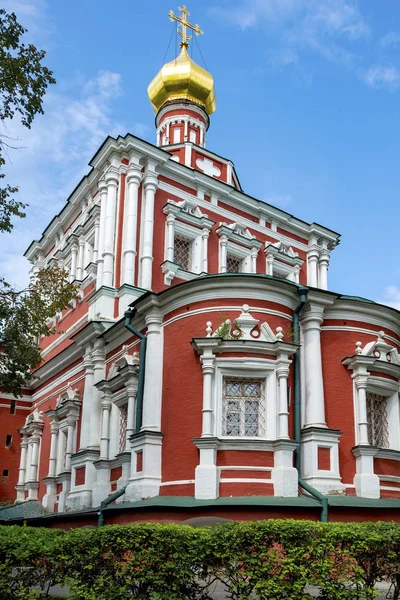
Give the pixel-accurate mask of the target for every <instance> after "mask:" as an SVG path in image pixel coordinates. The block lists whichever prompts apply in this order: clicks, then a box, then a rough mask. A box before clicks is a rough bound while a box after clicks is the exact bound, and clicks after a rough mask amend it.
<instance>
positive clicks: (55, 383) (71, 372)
mask: <svg viewBox="0 0 400 600" xmlns="http://www.w3.org/2000/svg"><path fill="white" fill-rule="evenodd" d="M84 370H85V367H84V366H83V361H82V362H80V363H79V365H76V366H75V367H73V368H72V369H69V371H66V372H65V373H63V374H62V375H60V376H59V377H57V379H55V380H54V381H52V382H51V383H49V384H47V385H46V387H43V388H41V389H40V390H36V391H35V392H33V394H32V402H36V401H39V399H40V398H41V396H43V395H44V394H47V393H48V392H50V391H51V390H52V389H54V388H55V387H57V386H59V385H60V384H61V383H63V382H64V381H66V380H68V379H69V378H70V377H73V376H74V375H77V374H78V373H80V372H81V371H84ZM54 393H57V392H54Z"/></svg>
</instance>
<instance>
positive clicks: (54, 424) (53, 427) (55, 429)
mask: <svg viewBox="0 0 400 600" xmlns="http://www.w3.org/2000/svg"><path fill="white" fill-rule="evenodd" d="M59 429H60V424H59V422H58V421H53V422H52V423H50V433H52V434H55V433H58V431H59ZM21 446H22V444H21Z"/></svg>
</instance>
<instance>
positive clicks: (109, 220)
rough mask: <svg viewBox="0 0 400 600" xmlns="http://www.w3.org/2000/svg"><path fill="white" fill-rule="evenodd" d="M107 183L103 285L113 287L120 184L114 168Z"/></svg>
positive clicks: (107, 175) (107, 177)
mask: <svg viewBox="0 0 400 600" xmlns="http://www.w3.org/2000/svg"><path fill="white" fill-rule="evenodd" d="M105 180H106V183H107V203H106V207H107V208H106V217H105V238H104V252H103V259H104V265H103V285H106V286H107V287H113V285H114V263H115V261H114V258H115V257H114V244H115V223H116V217H117V191H118V183H119V172H118V170H117V169H115V168H112V169H111V170H110V171H108V172H107V173H106V174H105Z"/></svg>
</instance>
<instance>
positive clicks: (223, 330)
mask: <svg viewBox="0 0 400 600" xmlns="http://www.w3.org/2000/svg"><path fill="white" fill-rule="evenodd" d="M259 323H260V321H259V320H258V319H255V318H254V317H253V316H252V314H251V313H250V309H249V305H248V304H243V306H242V312H241V313H240V315H239V316H238V317H237V318H236V319H235V320H234V321H231V320H230V319H224V320H223V321H222V323H221V324H220V325H219V326H218V327H217V329H216V330H215V331H214V333H212V322H211V321H207V324H206V337H222V338H223V339H225V340H235V339H237V340H239V339H240V340H258V341H260V342H270V343H274V342H280V341H282V340H283V333H282V331H283V330H282V327H277V328H276V334H275V333H274V332H273V331H272V329H271V327H270V326H269V325H268V323H266V322H264V323H262V324H261V325H259Z"/></svg>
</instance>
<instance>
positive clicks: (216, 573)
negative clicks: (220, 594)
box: [0, 520, 400, 600]
mask: <svg viewBox="0 0 400 600" xmlns="http://www.w3.org/2000/svg"><path fill="white" fill-rule="evenodd" d="M399 557H400V525H399V524H396V523H386V522H385V523H361V524H360V523H326V524H325V523H315V522H311V521H293V520H269V521H258V522H256V521H252V522H249V523H233V522H232V523H226V524H223V525H219V526H217V527H216V528H215V529H208V528H199V529H193V528H191V527H188V526H183V525H155V524H139V525H129V526H107V527H102V528H99V529H92V530H91V529H75V530H72V531H69V532H63V531H60V530H54V529H39V528H30V527H17V526H12V527H0V600H14V599H17V598H18V599H23V600H26V599H29V600H31V599H34V598H45V597H48V595H49V589H50V586H52V585H55V584H58V585H68V586H69V588H70V598H73V599H74V600H111V599H112V600H122V599H123V600H126V598H129V597H131V598H141V599H149V600H150V599H151V600H201V599H203V600H205V599H206V598H212V593H213V590H214V589H215V582H220V584H222V585H223V586H224V587H225V589H226V595H227V597H228V598H231V599H232V600H248V599H254V598H257V599H259V600H267V599H268V600H281V599H285V598H290V599H292V600H300V599H301V600H302V599H306V598H310V597H311V596H310V594H309V593H308V591H307V590H308V587H307V586H310V585H311V586H315V587H317V588H319V589H320V598H323V599H324V600H328V599H329V600H347V599H349V600H355V599H357V600H362V599H365V600H369V599H372V598H374V597H376V591H375V586H376V584H377V583H378V582H380V581H386V582H388V583H390V584H391V585H392V588H391V595H390V597H391V598H400V593H399V590H400V588H399V585H400V564H399V563H400V560H399Z"/></svg>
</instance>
